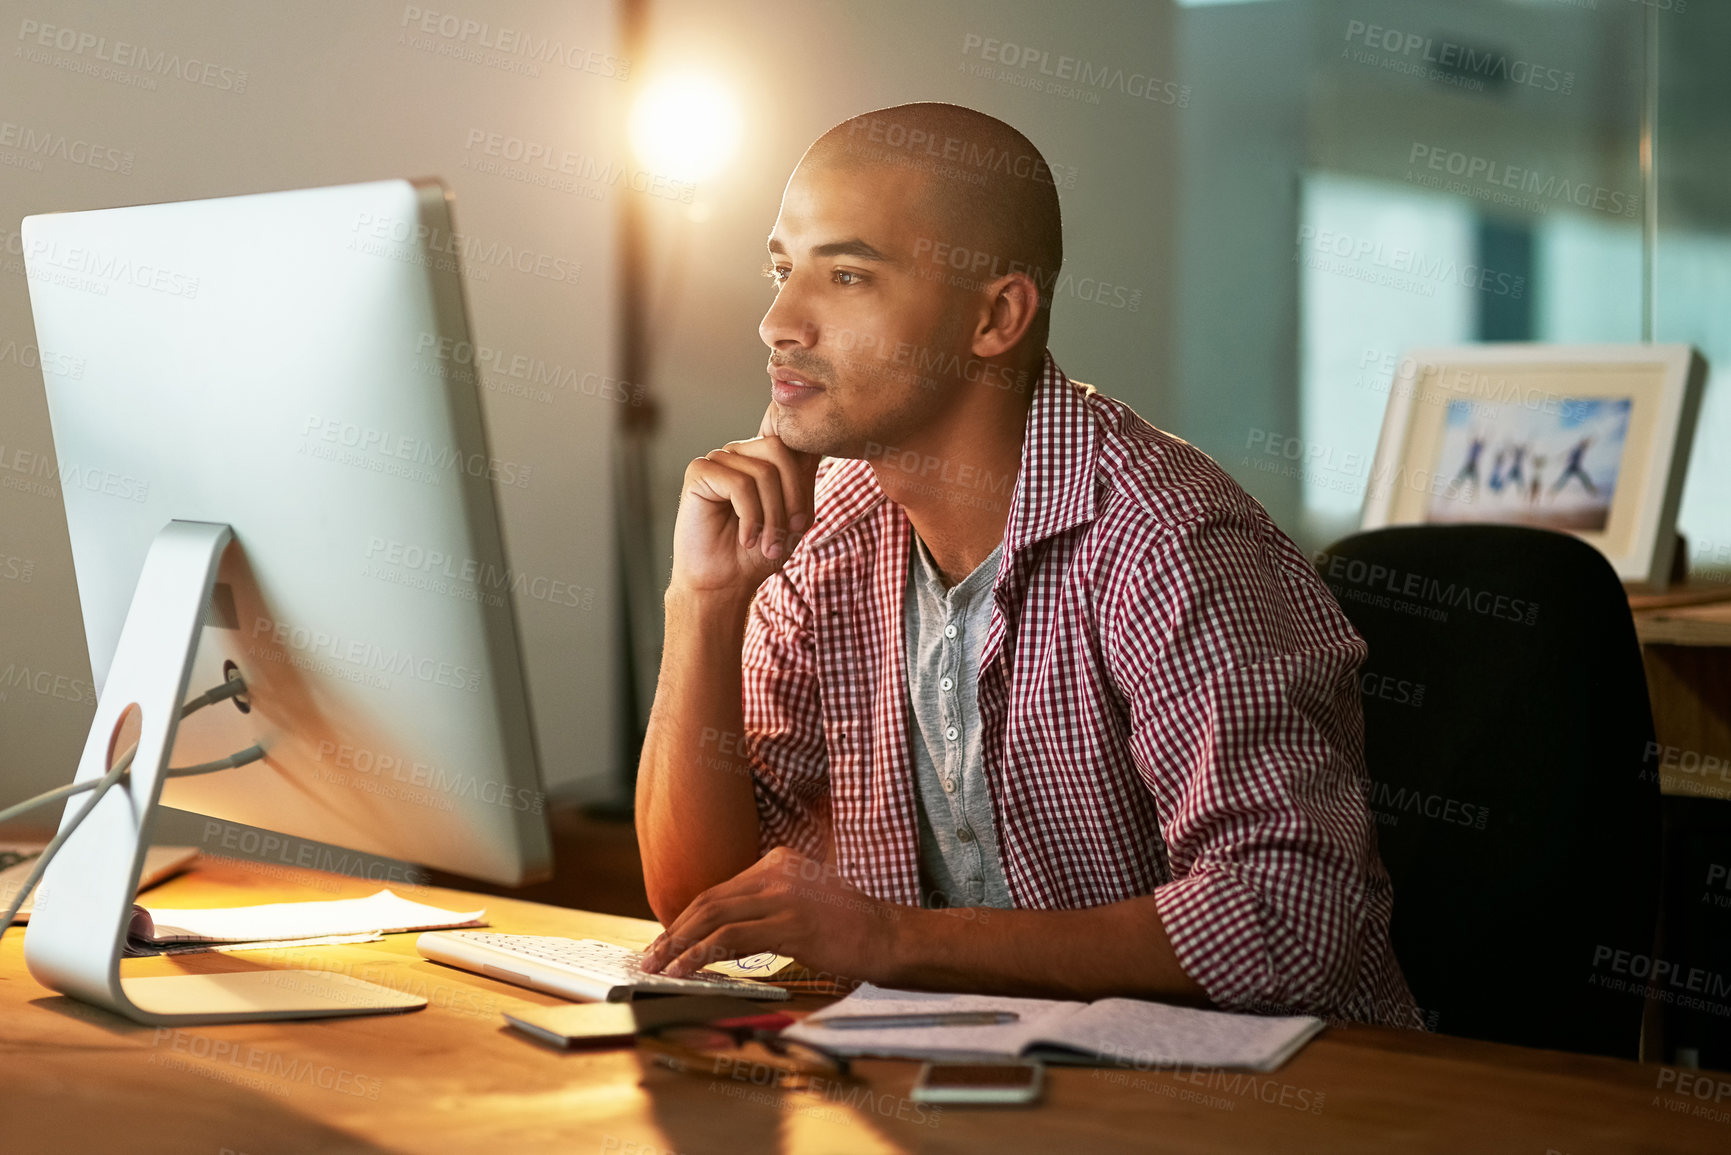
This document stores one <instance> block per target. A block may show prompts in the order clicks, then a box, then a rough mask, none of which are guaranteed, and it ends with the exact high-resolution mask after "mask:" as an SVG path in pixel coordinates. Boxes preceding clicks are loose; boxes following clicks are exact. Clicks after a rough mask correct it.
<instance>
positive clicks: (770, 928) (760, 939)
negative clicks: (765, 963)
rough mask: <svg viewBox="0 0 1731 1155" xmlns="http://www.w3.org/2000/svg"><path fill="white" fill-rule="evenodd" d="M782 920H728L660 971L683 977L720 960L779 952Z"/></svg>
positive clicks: (671, 976) (668, 975)
mask: <svg viewBox="0 0 1731 1155" xmlns="http://www.w3.org/2000/svg"><path fill="white" fill-rule="evenodd" d="M782 923H783V920H781V919H779V918H776V919H754V920H752V921H750V922H734V923H729V924H727V925H726V926H724V927H720V928H718V929H716V930H714V931H712V932H710V933H709V934H708V935H705V936H704V937H703V938H702V939H701V940H699V941H697V942H693V943H691V944H690V945H689V946H688V947H687V948H686V949H685V950H684V951H682V952H681V953H680V954H679V955H678V956H677V957H676V958H674V959H673V961H672V962H670V963H668V964H667V966H666V968H665V969H664V970H663V971H662V973H663V974H665V975H666V976H667V977H668V978H675V979H678V978H686V977H687V976H689V975H691V974H693V973H695V972H697V971H700V970H702V969H703V968H704V967H706V966H708V965H709V964H710V963H712V962H720V961H722V960H723V959H730V958H741V957H743V956H745V955H748V954H756V953H757V952H759V951H765V950H767V951H773V952H774V953H776V954H780V953H781V951H780V950H779V949H778V946H777V945H776V944H779V943H780V941H781V938H782V933H781V931H782Z"/></svg>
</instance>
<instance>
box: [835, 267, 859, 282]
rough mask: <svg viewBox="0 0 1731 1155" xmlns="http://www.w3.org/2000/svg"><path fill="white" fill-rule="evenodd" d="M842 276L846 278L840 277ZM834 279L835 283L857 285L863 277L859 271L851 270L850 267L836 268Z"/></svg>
mask: <svg viewBox="0 0 1731 1155" xmlns="http://www.w3.org/2000/svg"><path fill="white" fill-rule="evenodd" d="M844 277H845V278H847V279H846V280H843V279H842V278H844ZM835 279H836V283H837V284H840V285H857V284H860V283H861V282H863V281H864V280H865V277H864V276H862V275H861V274H859V273H856V272H853V271H852V270H851V269H837V270H836V271H835Z"/></svg>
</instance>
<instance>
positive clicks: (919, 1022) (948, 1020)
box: [811, 1011, 1021, 1030]
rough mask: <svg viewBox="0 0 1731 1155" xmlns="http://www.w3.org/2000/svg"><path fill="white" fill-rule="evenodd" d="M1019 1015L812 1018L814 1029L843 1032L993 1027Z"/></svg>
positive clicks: (959, 1013) (955, 1013) (951, 1013)
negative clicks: (906, 1028)
mask: <svg viewBox="0 0 1731 1155" xmlns="http://www.w3.org/2000/svg"><path fill="white" fill-rule="evenodd" d="M1020 1017H1021V1016H1020V1015H1018V1014H1016V1012H1015V1011H946V1012H943V1013H941V1014H917V1013H916V1014H908V1015H836V1016H834V1017H833V1018H825V1019H813V1020H811V1025H812V1026H814V1027H837V1028H840V1029H843V1030H870V1029H872V1028H873V1027H994V1026H998V1025H999V1024H1001V1023H1013V1022H1015V1021H1016V1020H1017V1019H1019V1018H1020Z"/></svg>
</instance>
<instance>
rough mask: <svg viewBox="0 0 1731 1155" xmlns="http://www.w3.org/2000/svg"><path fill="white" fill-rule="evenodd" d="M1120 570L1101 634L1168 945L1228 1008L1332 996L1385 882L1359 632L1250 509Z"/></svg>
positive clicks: (1187, 532) (1352, 963) (1314, 1008)
mask: <svg viewBox="0 0 1731 1155" xmlns="http://www.w3.org/2000/svg"><path fill="white" fill-rule="evenodd" d="M1130 581H1131V583H1132V585H1133V587H1134V588H1131V589H1127V590H1125V593H1126V595H1127V596H1126V597H1125V598H1124V600H1123V602H1122V603H1121V605H1122V609H1121V610H1120V611H1119V612H1118V613H1116V614H1115V615H1114V618H1115V620H1114V622H1113V623H1112V625H1111V629H1110V631H1109V633H1108V640H1109V647H1110V649H1111V651H1112V653H1111V662H1112V666H1113V674H1114V678H1115V679H1116V680H1117V681H1118V683H1119V685H1120V686H1121V687H1122V688H1123V689H1124V691H1125V693H1126V697H1127V699H1128V701H1129V705H1130V714H1131V718H1130V723H1131V734H1130V746H1131V750H1132V753H1133V756H1134V757H1135V759H1136V762H1137V765H1138V768H1139V769H1140V771H1141V773H1142V775H1143V777H1144V779H1145V780H1146V782H1147V784H1148V787H1149V789H1150V790H1151V791H1152V792H1153V794H1154V795H1155V799H1156V803H1157V807H1158V811H1159V821H1160V831H1161V835H1162V837H1163V840H1164V842H1165V848H1166V853H1167V861H1168V864H1169V866H1170V869H1171V880H1170V881H1168V882H1167V883H1165V884H1163V885H1161V886H1159V887H1157V888H1156V889H1155V891H1154V895H1155V901H1156V906H1157V908H1158V910H1159V912H1160V916H1161V919H1162V922H1163V924H1164V926H1165V930H1166V933H1167V936H1168V937H1169V938H1170V940H1171V942H1172V946H1173V949H1174V951H1175V952H1176V954H1177V957H1178V961H1179V963H1180V964H1181V965H1182V966H1183V967H1184V969H1185V971H1186V973H1188V974H1189V975H1190V976H1191V977H1192V978H1193V979H1194V980H1195V981H1196V982H1197V983H1198V984H1199V985H1200V986H1201V987H1202V988H1203V989H1204V990H1205V991H1206V992H1207V993H1208V995H1209V997H1210V998H1211V999H1212V1000H1213V1001H1214V1002H1215V1003H1216V1004H1217V1005H1219V1006H1222V1007H1226V1008H1230V1009H1238V1010H1249V1009H1262V1010H1266V1009H1272V1008H1290V1009H1293V1010H1299V1011H1306V1012H1311V1013H1322V1014H1328V1013H1335V1012H1339V1011H1341V1010H1342V1008H1344V1007H1346V1006H1347V1004H1348V1003H1349V1002H1350V1000H1351V998H1352V994H1353V991H1354V988H1355V985H1356V984H1357V982H1358V979H1359V970H1360V967H1361V965H1363V964H1364V962H1365V960H1364V959H1363V957H1362V956H1363V955H1364V953H1365V946H1366V943H1367V941H1368V940H1369V938H1370V937H1371V936H1372V935H1374V934H1381V935H1383V936H1386V931H1387V927H1386V908H1384V909H1383V910H1382V912H1381V914H1380V916H1379V913H1378V911H1377V910H1373V909H1372V906H1374V905H1376V904H1371V903H1368V902H1367V901H1366V895H1367V888H1368V887H1370V886H1371V885H1373V882H1374V883H1376V884H1378V885H1386V876H1382V878H1381V879H1380V881H1378V880H1374V879H1373V875H1380V874H1381V871H1380V867H1379V866H1378V865H1377V860H1376V857H1375V849H1374V847H1375V843H1374V835H1373V833H1372V828H1371V827H1370V819H1369V815H1368V813H1367V810H1366V807H1365V804H1364V798H1363V794H1362V786H1361V783H1360V779H1361V776H1362V768H1363V717H1362V708H1361V706H1360V703H1359V699H1358V694H1357V690H1356V681H1355V675H1356V672H1357V670H1358V667H1359V665H1360V664H1361V663H1362V662H1363V660H1364V658H1365V655H1366V652H1367V647H1366V646H1365V643H1364V641H1363V640H1362V639H1361V638H1359V636H1358V635H1357V634H1356V633H1355V632H1354V631H1353V629H1352V627H1351V625H1350V624H1349V623H1348V622H1347V621H1346V618H1345V616H1344V615H1343V614H1341V613H1340V611H1339V609H1338V607H1336V606H1335V605H1334V604H1333V602H1332V600H1331V599H1329V595H1328V593H1327V590H1326V589H1325V588H1324V587H1323V586H1322V585H1321V583H1320V582H1319V581H1318V580H1317V579H1316V576H1315V574H1314V573H1312V572H1311V571H1310V570H1309V567H1308V566H1307V565H1306V564H1305V562H1304V559H1303V556H1302V555H1301V554H1299V553H1298V551H1297V549H1296V548H1295V547H1293V546H1292V545H1291V544H1290V543H1289V542H1286V541H1285V540H1284V539H1283V538H1279V536H1278V533H1277V531H1273V529H1272V526H1271V525H1268V524H1267V523H1266V522H1265V520H1264V519H1262V518H1259V517H1257V516H1256V514H1255V513H1253V512H1250V511H1248V510H1245V509H1236V510H1235V509H1226V510H1212V511H1209V512H1208V513H1206V514H1204V515H1202V516H1199V517H1198V518H1197V519H1195V520H1194V521H1192V522H1190V523H1188V524H1186V525H1183V526H1180V527H1178V528H1176V529H1173V530H1170V531H1168V532H1166V533H1162V534H1160V535H1158V536H1157V538H1156V539H1155V542H1154V544H1153V546H1152V547H1151V548H1150V550H1149V552H1148V555H1147V557H1146V562H1145V564H1144V565H1143V566H1141V567H1140V568H1139V570H1138V571H1137V572H1135V574H1134V576H1133V577H1131V578H1130ZM1319 599H1320V600H1319ZM1379 917H1381V918H1382V919H1383V920H1384V925H1382V926H1381V927H1380V928H1379V927H1377V926H1375V925H1373V924H1374V922H1375V920H1377V919H1378V918H1379Z"/></svg>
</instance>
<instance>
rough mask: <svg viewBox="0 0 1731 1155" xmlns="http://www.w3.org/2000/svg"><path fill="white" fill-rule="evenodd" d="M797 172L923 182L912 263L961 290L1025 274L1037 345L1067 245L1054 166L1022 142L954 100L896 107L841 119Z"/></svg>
mask: <svg viewBox="0 0 1731 1155" xmlns="http://www.w3.org/2000/svg"><path fill="white" fill-rule="evenodd" d="M800 167H801V168H802V169H803V168H808V167H809V168H822V169H847V168H862V169H864V168H878V169H894V170H900V171H901V172H904V173H905V174H906V175H907V177H908V179H910V180H916V181H919V182H921V189H920V196H919V198H918V201H917V203H918V205H919V207H920V212H921V215H922V216H924V217H925V220H924V221H922V222H921V223H920V231H921V232H922V236H921V237H920V239H919V240H918V241H916V242H915V256H916V258H917V259H919V260H921V261H923V262H926V263H929V264H930V265H931V266H932V267H933V268H934V269H941V270H942V271H943V273H944V274H945V275H946V277H948V278H950V279H952V281H953V283H955V284H957V285H960V286H962V287H964V288H967V287H984V286H985V285H987V284H989V283H990V282H991V281H993V280H994V279H996V278H997V277H999V276H1002V275H1003V274H1005V273H1011V272H1020V273H1026V274H1028V276H1030V277H1031V278H1032V279H1033V281H1034V283H1035V285H1036V286H1037V287H1038V288H1039V293H1040V311H1039V315H1038V317H1037V318H1035V320H1034V323H1033V326H1032V328H1031V329H1030V332H1029V337H1030V340H1031V341H1033V342H1034V343H1035V344H1036V347H1037V348H1044V346H1045V343H1046V335H1047V328H1048V323H1049V318H1050V310H1051V303H1052V296H1051V294H1052V286H1053V285H1054V284H1056V282H1057V279H1058V268H1059V266H1060V265H1062V264H1063V261H1064V241H1063V229H1062V226H1061V222H1060V218H1059V213H1058V189H1057V185H1056V184H1055V182H1054V180H1053V176H1052V170H1051V168H1050V167H1049V166H1048V165H1047V164H1046V160H1045V158H1044V157H1042V156H1041V155H1040V150H1039V149H1037V148H1035V147H1034V145H1033V144H1032V142H1030V141H1029V140H1028V138H1027V137H1025V136H1023V135H1022V134H1021V133H1019V132H1017V131H1016V130H1015V129H1013V128H1011V127H1010V126H1009V125H1007V124H1005V123H1004V122H1003V121H1001V120H998V119H996V118H995V117H991V116H987V115H986V114H985V113H983V112H976V111H974V110H973V109H971V108H964V107H962V106H961V105H958V104H938V103H922V104H903V105H898V106H896V107H894V108H884V109H879V110H877V111H876V112H868V113H864V114H863V115H860V116H856V117H853V118H851V119H849V120H844V121H843V122H842V123H840V124H838V125H836V126H835V127H834V128H832V129H830V130H829V131H828V132H826V133H824V134H823V135H822V136H821V137H819V138H818V139H817V141H816V142H814V143H813V144H812V146H811V147H810V148H809V149H807V150H806V154H805V157H804V159H802V160H801V161H800Z"/></svg>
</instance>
